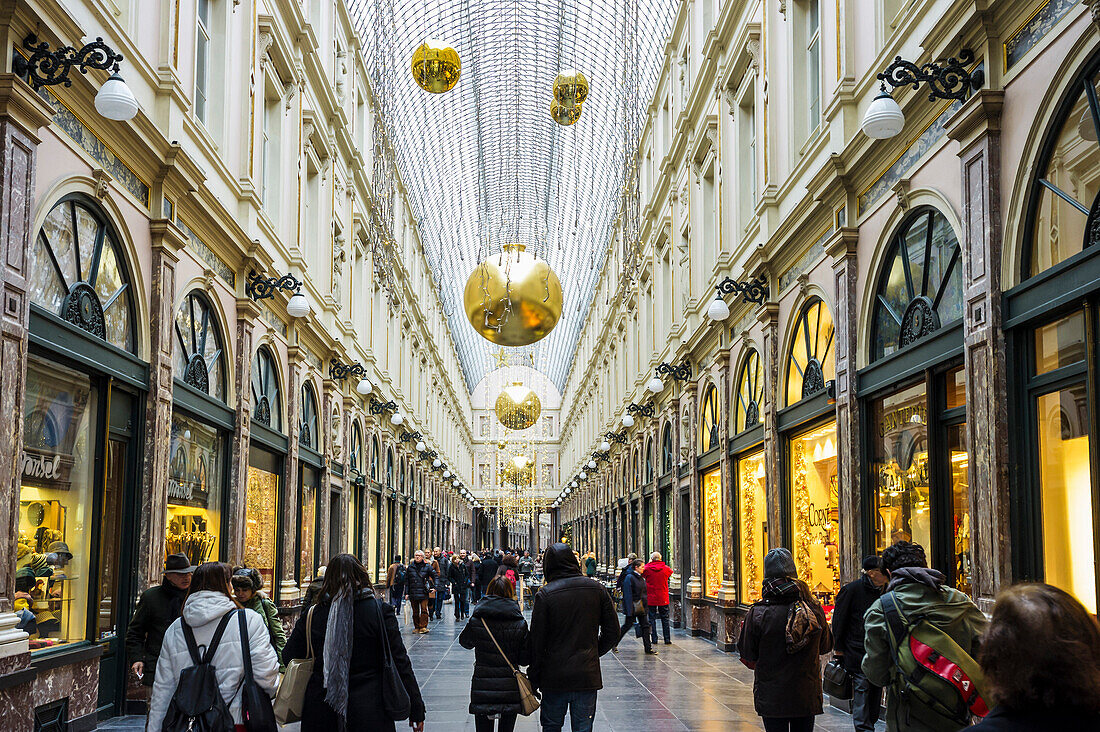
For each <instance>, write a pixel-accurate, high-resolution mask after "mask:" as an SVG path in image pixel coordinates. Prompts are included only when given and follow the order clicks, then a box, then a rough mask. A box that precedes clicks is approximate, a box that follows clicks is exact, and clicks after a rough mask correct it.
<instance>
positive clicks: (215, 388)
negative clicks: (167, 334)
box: [173, 292, 225, 402]
mask: <svg viewBox="0 0 1100 732" xmlns="http://www.w3.org/2000/svg"><path fill="white" fill-rule="evenodd" d="M173 331H174V332H175V336H176V337H175V351H176V369H175V376H176V378H177V379H179V380H180V381H182V382H183V383H185V384H187V385H188V386H192V387H194V388H196V389H198V390H199V391H201V392H202V393H203V394H209V395H210V396H212V397H214V398H215V399H217V400H218V401H222V402H224V401H225V378H224V375H225V368H224V363H223V356H224V354H225V350H224V349H223V348H222V335H221V331H220V330H219V328H218V324H217V319H216V318H215V316H214V311H213V308H212V306H211V305H210V301H209V300H208V299H207V298H206V295H205V294H203V293H202V292H192V293H190V294H188V295H187V297H185V298H183V302H182V303H180V307H179V310H177V311H176V322H175V324H174V325H173Z"/></svg>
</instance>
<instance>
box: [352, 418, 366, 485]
mask: <svg viewBox="0 0 1100 732" xmlns="http://www.w3.org/2000/svg"><path fill="white" fill-rule="evenodd" d="M365 457H366V455H365V454H364V452H363V428H362V427H360V426H359V420H355V421H354V422H352V423H351V450H350V451H349V454H348V467H349V468H350V469H351V470H352V471H354V472H355V473H358V474H359V475H362V474H363V468H365V467H366V462H365V460H364V458H365Z"/></svg>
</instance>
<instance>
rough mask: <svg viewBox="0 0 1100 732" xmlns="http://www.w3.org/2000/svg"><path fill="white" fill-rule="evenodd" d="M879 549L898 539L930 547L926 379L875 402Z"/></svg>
mask: <svg viewBox="0 0 1100 732" xmlns="http://www.w3.org/2000/svg"><path fill="white" fill-rule="evenodd" d="M872 425H873V426H872V430H873V433H874V438H873V443H874V458H873V459H874V464H873V468H872V469H873V471H874V487H875V536H876V542H875V544H876V545H875V550H876V551H878V552H881V551H882V550H883V549H885V548H886V547H888V546H890V545H891V544H893V543H895V542H898V541H913V542H916V543H918V544H920V545H921V546H924V547H928V548H931V546H932V527H931V516H930V506H931V480H930V477H931V476H930V466H929V464H928V408H927V392H926V389H925V384H924V382H923V381H922V382H920V383H919V384H916V385H914V386H911V387H909V388H907V389H903V390H901V391H899V392H897V393H896V394H891V395H890V396H887V397H884V398H882V399H879V400H877V401H875V402H874V407H873V414H872Z"/></svg>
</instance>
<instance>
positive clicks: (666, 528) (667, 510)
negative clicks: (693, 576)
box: [660, 488, 676, 567]
mask: <svg viewBox="0 0 1100 732" xmlns="http://www.w3.org/2000/svg"><path fill="white" fill-rule="evenodd" d="M660 521H661V549H660V551H661V553H662V554H664V559H665V563H666V564H667V565H668V566H670V567H674V566H676V565H675V564H673V562H674V561H675V559H676V556H675V551H674V545H673V541H672V490H671V489H668V488H666V489H665V490H662V491H661V494H660Z"/></svg>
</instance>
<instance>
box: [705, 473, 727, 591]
mask: <svg viewBox="0 0 1100 732" xmlns="http://www.w3.org/2000/svg"><path fill="white" fill-rule="evenodd" d="M702 498H703V501H702V504H703V506H702V508H703V594H705V595H706V596H708V597H716V596H717V595H718V588H719V587H721V586H722V562H723V561H724V555H723V552H722V471H721V469H720V468H715V469H714V470H712V471H710V472H709V473H706V474H704V475H703V496H702Z"/></svg>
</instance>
